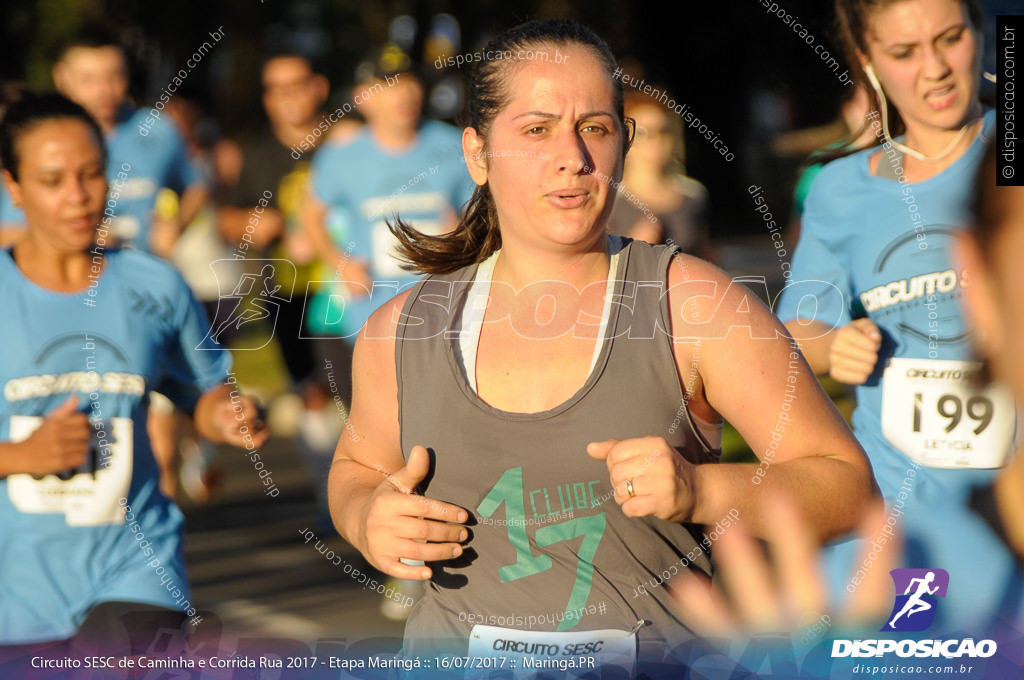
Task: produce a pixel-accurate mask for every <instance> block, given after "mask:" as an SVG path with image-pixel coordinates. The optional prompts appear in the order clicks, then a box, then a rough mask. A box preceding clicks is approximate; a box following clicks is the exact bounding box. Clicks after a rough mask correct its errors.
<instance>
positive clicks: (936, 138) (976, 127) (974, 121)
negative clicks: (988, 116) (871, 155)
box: [904, 102, 983, 162]
mask: <svg viewBox="0 0 1024 680" xmlns="http://www.w3.org/2000/svg"><path fill="white" fill-rule="evenodd" d="M982 124H983V121H982V107H981V102H975V103H974V106H972V107H971V108H970V110H969V111H968V112H967V115H966V116H964V119H963V121H961V123H960V125H958V126H957V127H956V128H954V129H952V130H944V129H938V128H926V127H923V126H917V125H913V124H911V125H908V126H907V133H906V137H905V141H904V143H905V144H906V145H907V146H909V147H910V148H911V149H914V150H915V151H919V152H920V153H922V154H924V155H925V156H927V157H929V158H936V157H937V156H941V155H942V154H943V152H945V151H946V150H947V149H948V148H949V145H950V144H952V143H953V141H954V140H956V139H957V137H960V141H959V142H958V143H957V144H956V145H955V146H954V147H953V148H952V149H951V150H950V151H949V152H948V153H947V154H946V156H945V157H944V158H942V159H936V160H937V161H939V162H941V161H944V160H946V159H953V160H955V159H956V158H958V157H959V156H961V155H962V154H963V152H964V151H966V150H967V147H969V146H970V145H971V142H973V141H974V138H975V136H977V134H978V132H979V131H980V130H981V126H982ZM965 127H966V128H967V131H966V132H965V133H963V134H962V136H961V130H963V129H964V128H965Z"/></svg>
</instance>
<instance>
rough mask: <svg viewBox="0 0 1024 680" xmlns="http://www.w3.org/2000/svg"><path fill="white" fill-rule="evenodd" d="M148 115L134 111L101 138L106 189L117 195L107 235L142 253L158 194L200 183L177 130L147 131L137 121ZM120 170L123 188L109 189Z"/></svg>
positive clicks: (158, 126)
mask: <svg viewBox="0 0 1024 680" xmlns="http://www.w3.org/2000/svg"><path fill="white" fill-rule="evenodd" d="M148 114H149V112H148V111H147V110H143V109H140V110H138V111H136V112H135V113H134V114H133V115H131V116H130V117H129V118H128V119H127V120H125V121H124V122H122V123H120V124H118V125H117V126H116V127H115V128H114V129H113V130H112V131H111V133H110V134H108V135H107V136H106V143H107V154H108V156H109V158H108V160H107V178H108V180H109V181H110V183H111V189H114V188H117V192H118V198H117V200H116V201H115V205H114V206H113V210H114V216H115V218H114V220H113V221H112V224H113V231H114V233H115V234H116V235H117V237H118V238H119V239H121V242H122V243H127V244H131V245H132V247H134V248H136V249H138V250H141V251H143V252H150V250H151V249H150V244H149V235H150V229H151V227H152V224H153V209H154V206H155V205H156V198H157V194H158V193H159V192H160V190H161V189H163V188H164V187H166V188H168V189H172V190H173V191H175V192H176V193H178V194H179V195H180V194H182V193H183V192H184V191H185V189H187V188H188V187H190V186H192V185H193V184H196V183H197V182H202V179H203V178H202V173H201V172H200V170H199V168H198V167H197V166H196V165H194V164H193V163H192V161H190V160H189V158H188V154H187V153H186V151H185V140H184V138H183V137H182V135H181V132H180V131H179V130H178V128H177V126H176V125H175V124H174V123H173V122H170V121H166V120H163V119H159V120H157V121H156V122H155V123H153V124H152V125H150V126H149V127H148V128H147V127H145V126H144V125H143V122H144V121H145V119H146V117H147V115H148ZM142 131H146V133H147V134H143V132H142ZM125 166H127V169H125ZM122 171H123V172H125V173H126V174H127V175H128V179H127V181H125V182H124V185H123V186H119V187H115V184H116V182H117V180H118V174H119V173H121V172H122ZM108 205H110V204H109V203H108Z"/></svg>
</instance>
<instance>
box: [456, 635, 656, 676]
mask: <svg viewBox="0 0 1024 680" xmlns="http://www.w3.org/2000/svg"><path fill="white" fill-rule="evenodd" d="M636 650H637V640H636V633H635V632H631V631H625V630H612V629H606V630H589V631H581V632H561V633H558V632H550V631H539V630H515V629H512V628H500V627H498V626H483V625H475V626H473V630H472V631H471V632H470V634H469V658H470V659H479V658H484V657H491V658H497V659H504V660H505V661H504V662H503V664H502V666H501V668H502V675H501V677H509V675H507V674H506V672H510V673H511V677H513V678H527V677H535V676H536V675H537V674H538V672H540V671H545V670H546V671H549V672H550V671H556V673H555V675H557V677H560V678H561V677H565V678H583V677H590V678H592V677H599V676H600V675H601V673H600V669H603V668H607V667H610V666H616V667H618V668H621V669H622V670H623V671H625V673H626V676H625V677H630V678H632V677H636ZM595 670H597V671H598V673H597V674H595Z"/></svg>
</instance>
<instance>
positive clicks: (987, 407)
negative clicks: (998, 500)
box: [882, 359, 1017, 468]
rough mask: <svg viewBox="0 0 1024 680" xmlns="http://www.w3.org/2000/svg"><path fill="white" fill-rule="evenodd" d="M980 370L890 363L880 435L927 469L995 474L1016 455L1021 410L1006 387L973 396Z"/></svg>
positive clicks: (962, 364) (965, 365) (958, 364)
mask: <svg viewBox="0 0 1024 680" xmlns="http://www.w3.org/2000/svg"><path fill="white" fill-rule="evenodd" d="M980 367H981V364H979V363H978V362H975V361H950V360H942V359H891V360H890V362H889V366H888V367H887V368H886V369H885V374H884V375H883V376H882V434H884V435H885V438H886V439H887V440H888V441H889V443H890V444H892V445H893V446H895V447H896V448H897V449H899V450H900V451H902V452H903V453H905V454H907V455H908V456H910V457H911V458H912V459H914V460H916V461H917V462H919V463H921V464H922V465H925V466H927V467H936V468H996V467H1001V466H1002V465H1004V464H1005V463H1006V462H1007V459H1008V457H1009V456H1010V454H1011V453H1012V452H1013V441H1014V437H1015V433H1016V429H1017V409H1016V405H1015V404H1014V400H1013V396H1012V394H1011V393H1010V391H1009V390H1008V389H1006V388H1005V387H1003V386H1002V385H997V384H993V385H990V386H989V387H988V388H986V389H984V390H975V389H973V388H972V386H971V379H972V378H973V376H974V375H975V374H977V372H978V370H979V369H980Z"/></svg>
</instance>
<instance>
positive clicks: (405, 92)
mask: <svg viewBox="0 0 1024 680" xmlns="http://www.w3.org/2000/svg"><path fill="white" fill-rule="evenodd" d="M356 82H357V85H356V86H355V87H354V88H353V100H354V103H355V104H356V107H357V108H358V110H359V112H360V113H361V114H362V115H363V117H364V118H365V119H366V126H365V127H364V128H363V129H362V130H360V131H359V133H358V134H356V135H355V137H354V138H352V139H351V140H348V141H345V142H340V143H336V142H331V143H329V144H327V145H325V146H323V147H321V149H320V150H319V151H318V152H317V154H316V158H315V159H314V161H313V184H312V189H313V191H312V195H311V198H310V202H311V206H310V212H309V231H310V235H311V237H313V238H314V240H315V242H316V243H317V246H318V248H319V251H320V254H321V256H322V257H323V258H324V260H325V261H326V262H327V263H328V264H329V265H330V266H331V268H332V270H333V272H332V273H333V278H334V279H335V280H336V281H339V282H342V283H338V284H336V285H334V286H331V287H326V288H324V289H323V290H321V291H319V292H318V294H317V298H316V299H315V300H314V301H313V304H312V305H311V308H310V313H309V314H308V315H307V320H306V322H307V328H308V329H309V330H310V331H311V332H313V333H314V334H316V335H318V336H320V337H318V338H317V339H316V347H317V352H318V355H319V356H320V359H321V361H323V362H324V364H325V365H329V366H331V367H332V368H333V375H332V377H333V378H335V382H336V385H337V389H338V393H337V394H336V395H332V397H334V396H337V397H339V398H340V399H341V401H343V402H344V404H345V405H346V408H347V406H348V404H349V403H350V402H351V383H352V377H351V376H352V374H351V366H352V347H353V343H354V341H355V336H356V334H357V333H358V331H359V329H360V328H361V327H362V326H363V323H365V321H366V319H367V318H368V317H369V316H370V313H371V312H373V310H374V309H376V308H377V307H378V306H379V305H380V304H382V303H383V302H385V301H386V300H388V299H389V298H391V297H393V296H394V295H395V294H396V293H397V292H399V291H400V290H405V289H407V288H409V287H410V286H411V285H412V284H413V283H414V282H415V281H416V280H417V278H418V277H417V276H416V275H414V274H411V273H409V272H407V271H405V270H403V269H402V268H401V266H400V263H399V260H398V259H397V258H396V257H395V246H396V245H397V240H396V239H395V237H394V236H393V235H392V233H391V231H390V230H389V228H388V225H387V220H388V219H390V218H391V217H392V216H393V215H395V214H396V213H401V215H402V217H403V219H408V220H409V223H410V224H411V225H412V226H413V227H414V228H415V229H417V230H419V231H420V232H422V233H425V234H430V235H434V236H437V235H440V234H443V233H446V232H448V231H450V230H451V229H452V228H453V227H454V226H455V223H456V221H457V219H458V216H459V214H460V213H461V210H462V206H463V205H464V204H465V203H466V201H468V200H469V198H470V197H471V196H472V194H473V182H472V180H471V179H470V177H469V173H468V172H467V171H466V164H465V161H464V160H463V157H462V147H461V142H460V135H459V131H458V130H456V129H455V128H453V127H451V126H450V125H446V124H444V123H440V122H437V121H425V120H422V118H421V116H422V106H423V90H422V88H421V85H420V80H419V78H418V77H417V76H416V73H415V71H414V70H413V64H412V60H411V59H410V58H409V56H408V55H406V54H405V53H403V52H402V51H401V50H400V49H399V48H398V47H396V46H395V45H387V46H385V47H384V48H381V49H378V50H375V51H374V52H373V53H372V54H371V56H370V58H369V59H367V60H366V61H364V62H363V63H361V64H360V65H359V67H358V69H357V72H356ZM337 434H339V435H340V428H339V431H338V433H337ZM335 443H337V437H335ZM331 454H332V455H333V449H332V451H331ZM331 457H332V456H326V457H324V458H322V459H321V460H320V461H318V465H319V466H321V467H322V469H324V470H325V471H326V470H327V469H329V467H330V462H331ZM389 585H394V584H389ZM398 585H399V586H400V587H401V588H402V592H403V593H404V594H405V595H408V596H410V597H416V595H417V594H418V593H421V592H422V586H421V585H420V584H419V583H418V582H416V581H404V582H401V583H400V584H398ZM382 609H383V612H384V614H385V615H386V616H388V617H390V618H397V619H402V618H404V617H405V615H406V614H407V612H408V608H406V607H402V606H401V605H400V604H399V603H398V602H396V601H395V600H392V599H385V600H384V602H383V605H382Z"/></svg>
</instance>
